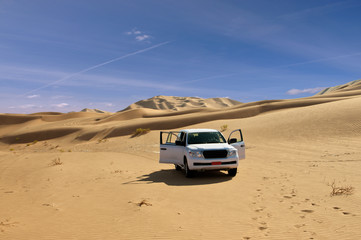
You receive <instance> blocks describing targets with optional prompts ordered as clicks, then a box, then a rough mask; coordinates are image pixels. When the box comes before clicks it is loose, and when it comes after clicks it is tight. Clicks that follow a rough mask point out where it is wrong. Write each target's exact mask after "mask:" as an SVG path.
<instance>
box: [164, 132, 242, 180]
mask: <svg viewBox="0 0 361 240" xmlns="http://www.w3.org/2000/svg"><path fill="white" fill-rule="evenodd" d="M244 158H245V144H244V142H243V135H242V131H241V129H237V130H234V131H232V132H231V134H230V136H229V138H228V140H227V141H226V139H225V138H224V136H223V135H222V133H220V132H219V131H217V130H213V129H185V130H181V131H179V132H173V131H172V132H160V154H159V162H160V163H171V164H174V165H175V168H176V169H177V170H181V169H184V170H185V174H186V177H192V176H194V173H195V172H196V171H206V170H228V174H229V175H230V176H235V175H236V174H237V167H238V160H240V159H244Z"/></svg>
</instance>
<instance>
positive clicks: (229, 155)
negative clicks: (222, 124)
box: [227, 149, 237, 157]
mask: <svg viewBox="0 0 361 240" xmlns="http://www.w3.org/2000/svg"><path fill="white" fill-rule="evenodd" d="M236 155H237V150H235V149H230V150H228V154H227V157H234V156H236Z"/></svg>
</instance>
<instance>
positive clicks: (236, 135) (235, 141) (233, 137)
mask: <svg viewBox="0 0 361 240" xmlns="http://www.w3.org/2000/svg"><path fill="white" fill-rule="evenodd" d="M228 144H230V145H232V146H233V147H235V148H236V149H237V150H238V159H239V160H241V159H245V158H246V153H245V149H246V146H245V144H244V142H243V135H242V131H241V129H237V130H234V131H232V132H231V134H230V135H229V137H228Z"/></svg>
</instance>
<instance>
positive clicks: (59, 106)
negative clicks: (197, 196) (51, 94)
mask: <svg viewBox="0 0 361 240" xmlns="http://www.w3.org/2000/svg"><path fill="white" fill-rule="evenodd" d="M52 106H53V107H58V108H63V107H67V106H69V104H68V103H59V104H52Z"/></svg>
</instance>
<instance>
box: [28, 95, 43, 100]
mask: <svg viewBox="0 0 361 240" xmlns="http://www.w3.org/2000/svg"><path fill="white" fill-rule="evenodd" d="M38 97H40V95H30V96H27V98H30V99H31V98H38Z"/></svg>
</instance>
